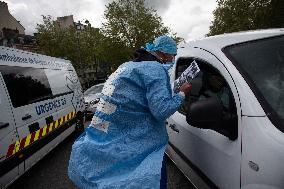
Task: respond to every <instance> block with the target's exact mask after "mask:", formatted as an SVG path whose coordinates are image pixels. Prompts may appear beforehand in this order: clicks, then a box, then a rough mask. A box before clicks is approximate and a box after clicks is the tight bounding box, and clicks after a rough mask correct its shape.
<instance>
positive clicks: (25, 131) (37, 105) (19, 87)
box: [0, 47, 84, 188]
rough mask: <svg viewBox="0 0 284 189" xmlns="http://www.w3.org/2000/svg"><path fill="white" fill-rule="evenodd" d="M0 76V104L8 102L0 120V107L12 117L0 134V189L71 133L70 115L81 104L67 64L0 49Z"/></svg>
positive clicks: (77, 84)
mask: <svg viewBox="0 0 284 189" xmlns="http://www.w3.org/2000/svg"><path fill="white" fill-rule="evenodd" d="M0 72H1V74H2V75H3V77H1V74H0V84H1V85H0V104H1V99H3V97H2V96H4V97H7V99H6V101H7V103H8V105H5V110H3V111H1V116H0V122H1V121H2V120H1V119H2V118H3V112H4V113H6V114H7V112H8V111H6V109H7V110H9V111H10V114H11V115H12V119H11V121H10V122H11V123H10V125H9V127H7V128H9V130H7V128H5V129H6V131H5V132H0V145H1V150H0V152H1V156H0V158H1V157H2V158H1V159H0V173H1V175H0V184H1V185H0V188H2V187H4V186H5V185H6V186H7V185H9V184H10V183H11V182H12V181H13V180H14V179H16V178H17V177H18V176H20V175H21V174H23V173H24V172H25V171H27V170H28V169H29V168H30V167H32V165H34V164H35V163H36V162H37V161H38V160H40V159H41V158H42V157H44V156H45V155H46V154H47V153H48V152H49V151H51V150H52V149H53V148H54V147H55V146H56V145H57V144H59V143H60V142H61V141H62V140H64V139H65V138H66V137H67V136H69V135H70V134H71V133H72V132H73V131H74V130H75V125H76V122H77V117H76V115H77V113H78V112H79V113H80V112H83V110H84V103H83V93H82V88H81V84H80V82H79V80H78V77H77V74H76V72H75V70H74V68H73V66H72V64H71V63H70V62H69V61H66V60H62V59H57V58H53V57H48V56H44V55H39V54H33V53H27V52H24V51H19V50H15V49H9V48H5V47H0ZM1 87H2V88H3V90H4V89H5V90H6V94H4V95H3V92H2V91H1ZM2 101H3V100H2ZM3 102H4V101H3ZM1 107H3V106H1ZM1 107H0V109H1ZM7 107H8V108H7ZM8 113H9V112H8ZM4 117H9V116H4ZM10 117H11V116H10ZM3 131H4V130H3ZM1 133H2V134H3V133H4V134H3V136H1ZM1 137H2V139H3V140H1ZM19 168H20V169H19Z"/></svg>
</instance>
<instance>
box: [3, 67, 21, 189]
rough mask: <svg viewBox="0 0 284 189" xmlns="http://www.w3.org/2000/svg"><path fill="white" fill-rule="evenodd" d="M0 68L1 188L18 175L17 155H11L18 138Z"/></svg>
mask: <svg viewBox="0 0 284 189" xmlns="http://www.w3.org/2000/svg"><path fill="white" fill-rule="evenodd" d="M7 95H8V93H7V90H6V86H5V83H4V80H3V77H2V75H1V70H0V188H2V187H4V186H5V185H6V184H7V183H9V182H10V181H11V180H13V179H14V178H16V176H17V175H18V166H17V161H16V159H17V158H15V157H12V156H9V154H10V152H9V150H10V149H11V148H10V146H11V144H14V143H15V141H17V140H18V137H17V131H16V129H15V122H14V118H13V114H12V108H11V103H10V101H9V97H8V96H7Z"/></svg>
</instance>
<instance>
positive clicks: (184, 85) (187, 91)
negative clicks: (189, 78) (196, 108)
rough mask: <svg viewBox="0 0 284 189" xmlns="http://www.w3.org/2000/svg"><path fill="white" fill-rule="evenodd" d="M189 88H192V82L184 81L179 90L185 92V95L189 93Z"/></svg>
mask: <svg viewBox="0 0 284 189" xmlns="http://www.w3.org/2000/svg"><path fill="white" fill-rule="evenodd" d="M191 88H192V84H191V83H187V82H185V83H184V84H182V86H181V87H180V91H181V92H184V94H185V95H186V96H188V95H189V94H190V91H191Z"/></svg>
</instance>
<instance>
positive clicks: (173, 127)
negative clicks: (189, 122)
mask: <svg viewBox="0 0 284 189" xmlns="http://www.w3.org/2000/svg"><path fill="white" fill-rule="evenodd" d="M169 127H170V128H171V129H172V130H173V131H175V132H177V133H179V130H178V129H177V128H176V125H175V124H170V125H169Z"/></svg>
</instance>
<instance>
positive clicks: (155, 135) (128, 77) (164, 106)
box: [68, 61, 184, 189]
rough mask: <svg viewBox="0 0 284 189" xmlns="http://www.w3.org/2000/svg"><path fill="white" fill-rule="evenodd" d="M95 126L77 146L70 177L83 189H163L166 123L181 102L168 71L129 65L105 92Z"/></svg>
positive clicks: (146, 63)
mask: <svg viewBox="0 0 284 189" xmlns="http://www.w3.org/2000/svg"><path fill="white" fill-rule="evenodd" d="M102 92H103V97H102V99H101V100H100V102H99V104H98V107H97V111H96V112H95V114H94V117H93V120H92V123H91V124H90V126H89V127H88V128H86V129H85V132H84V133H83V134H82V135H81V136H80V137H79V138H78V139H77V140H76V141H75V143H74V144H73V146H72V152H71V157H70V161H69V167H68V175H69V177H70V178H71V180H72V181H73V182H74V183H75V184H76V185H77V186H79V187H80V188H86V189H88V188H92V189H94V188H102V189H108V188H120V189H127V188H133V189H138V188H145V189H146V188H159V187H160V177H161V166H162V159H163V156H164V151H165V148H166V145H167V142H168V135H167V131H166V127H165V120H166V118H168V117H169V116H170V115H171V114H173V113H174V112H175V111H177V109H178V108H179V106H180V105H181V104H182V101H183V100H184V97H183V96H182V95H181V94H176V95H174V96H172V90H171V86H170V82H169V76H168V73H167V70H166V68H164V67H163V66H162V64H160V63H158V62H156V61H144V62H128V63H125V64H123V65H121V66H120V67H119V68H118V70H117V71H116V72H114V73H113V74H112V75H111V76H110V77H109V79H108V80H107V82H106V83H105V85H104V88H103V91H102Z"/></svg>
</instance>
